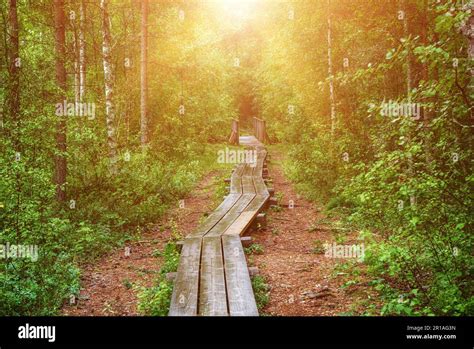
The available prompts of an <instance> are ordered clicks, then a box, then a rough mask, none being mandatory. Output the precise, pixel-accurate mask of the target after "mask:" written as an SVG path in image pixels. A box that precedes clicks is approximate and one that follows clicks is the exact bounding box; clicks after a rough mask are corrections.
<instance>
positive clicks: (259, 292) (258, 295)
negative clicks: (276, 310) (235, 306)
mask: <svg viewBox="0 0 474 349" xmlns="http://www.w3.org/2000/svg"><path fill="white" fill-rule="evenodd" d="M252 288H253V293H254V295H255V302H256V303H257V309H258V311H259V312H260V311H261V310H262V309H263V308H265V306H266V305H267V304H268V302H269V301H270V287H269V286H268V284H267V282H266V280H265V278H264V277H263V276H261V275H255V276H254V277H252Z"/></svg>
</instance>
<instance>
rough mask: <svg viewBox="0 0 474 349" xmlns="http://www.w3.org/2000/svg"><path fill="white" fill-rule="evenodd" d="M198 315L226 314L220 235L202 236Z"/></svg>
mask: <svg viewBox="0 0 474 349" xmlns="http://www.w3.org/2000/svg"><path fill="white" fill-rule="evenodd" d="M199 315H205V316H223V315H228V311H227V292H226V286H225V277H224V260H223V257H222V245H221V238H220V237H204V238H203V243H202V258H201V279H200V290H199Z"/></svg>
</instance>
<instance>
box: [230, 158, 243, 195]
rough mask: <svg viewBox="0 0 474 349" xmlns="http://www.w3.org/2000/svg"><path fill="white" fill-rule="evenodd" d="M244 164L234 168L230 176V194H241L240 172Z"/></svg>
mask: <svg viewBox="0 0 474 349" xmlns="http://www.w3.org/2000/svg"><path fill="white" fill-rule="evenodd" d="M243 168H244V165H243V164H240V165H239V166H237V168H236V169H235V171H234V173H232V176H231V177H230V193H231V194H242V176H241V173H239V171H240V172H242V171H243Z"/></svg>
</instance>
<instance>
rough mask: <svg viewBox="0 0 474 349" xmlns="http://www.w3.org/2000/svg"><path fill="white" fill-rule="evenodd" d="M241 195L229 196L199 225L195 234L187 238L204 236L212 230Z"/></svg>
mask: <svg viewBox="0 0 474 349" xmlns="http://www.w3.org/2000/svg"><path fill="white" fill-rule="evenodd" d="M240 197H241V194H229V195H227V197H226V198H225V200H224V201H223V202H222V203H221V204H220V205H219V207H217V208H216V210H215V211H214V212H212V213H211V214H210V215H209V216H208V217H207V218H206V220H205V221H204V222H203V223H201V224H200V225H199V227H198V228H197V229H196V231H195V232H193V233H191V234H189V235H188V236H187V237H199V236H204V235H205V234H206V233H207V232H208V231H209V230H211V229H212V227H214V226H215V225H216V224H217V223H218V222H219V221H220V220H221V219H222V218H223V217H224V216H225V215H226V213H227V212H228V211H229V210H230V209H231V208H232V207H233V206H234V205H235V203H236V202H238V201H239V199H240Z"/></svg>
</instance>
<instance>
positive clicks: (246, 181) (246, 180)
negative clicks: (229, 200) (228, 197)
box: [242, 176, 255, 194]
mask: <svg viewBox="0 0 474 349" xmlns="http://www.w3.org/2000/svg"><path fill="white" fill-rule="evenodd" d="M242 192H243V193H244V194H255V187H254V186H253V179H252V177H251V176H243V177H242Z"/></svg>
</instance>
